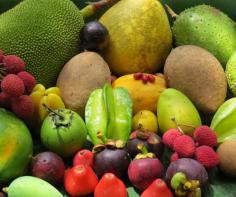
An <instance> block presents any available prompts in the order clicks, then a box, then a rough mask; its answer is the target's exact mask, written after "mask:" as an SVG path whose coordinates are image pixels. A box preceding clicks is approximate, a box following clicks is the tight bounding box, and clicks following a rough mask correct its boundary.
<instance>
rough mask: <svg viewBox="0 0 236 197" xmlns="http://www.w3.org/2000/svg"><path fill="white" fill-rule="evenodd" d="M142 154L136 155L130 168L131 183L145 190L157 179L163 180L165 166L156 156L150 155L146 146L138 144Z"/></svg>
mask: <svg viewBox="0 0 236 197" xmlns="http://www.w3.org/2000/svg"><path fill="white" fill-rule="evenodd" d="M137 147H138V149H140V150H141V152H142V153H139V154H138V155H136V157H135V159H134V160H133V161H132V162H131V163H130V165H129V168H128V176H129V180H130V182H131V183H132V184H133V185H134V186H135V187H136V188H137V189H139V190H141V191H143V190H145V189H146V188H147V187H148V186H149V185H150V184H151V183H152V182H153V181H154V180H155V179H157V178H162V177H163V175H164V166H163V165H162V163H161V161H160V160H159V159H158V158H156V157H155V154H153V153H148V151H147V148H146V147H145V146H144V144H138V146H137Z"/></svg>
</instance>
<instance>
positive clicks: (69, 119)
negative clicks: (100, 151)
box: [41, 109, 87, 157]
mask: <svg viewBox="0 0 236 197" xmlns="http://www.w3.org/2000/svg"><path fill="white" fill-rule="evenodd" d="M86 135H87V129H86V126H85V123H84V121H83V119H82V118H81V117H80V116H79V115H78V114H77V113H76V112H74V111H72V110H69V109H58V110H55V111H52V112H51V113H50V114H49V115H48V116H47V117H46V119H45V120H44V122H43V125H42V128H41V141H42V143H43V145H44V146H45V147H47V148H48V149H49V150H51V151H53V152H56V153H58V154H59V155H61V156H62V157H68V156H71V155H73V154H74V153H75V152H76V151H78V150H79V149H81V148H82V147H83V145H84V143H85V141H86Z"/></svg>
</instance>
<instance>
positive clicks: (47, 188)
mask: <svg viewBox="0 0 236 197" xmlns="http://www.w3.org/2000/svg"><path fill="white" fill-rule="evenodd" d="M3 190H4V191H5V192H7V195H8V197H63V195H62V194H61V193H60V192H59V191H58V190H57V189H56V188H55V187H54V186H52V185H51V184H50V183H48V182H46V181H44V180H43V179H40V178H37V177H33V176H22V177H19V178H17V179H15V180H14V181H13V182H12V183H11V184H10V185H9V187H8V188H4V189H3Z"/></svg>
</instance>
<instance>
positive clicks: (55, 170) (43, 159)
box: [31, 152, 65, 184]
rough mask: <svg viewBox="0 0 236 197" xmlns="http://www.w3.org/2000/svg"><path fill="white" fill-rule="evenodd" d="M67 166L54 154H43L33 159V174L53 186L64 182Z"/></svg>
mask: <svg viewBox="0 0 236 197" xmlns="http://www.w3.org/2000/svg"><path fill="white" fill-rule="evenodd" d="M64 171H65V165H64V162H63V160H62V158H61V157H60V156H59V155H57V154H56V153H53V152H42V153H39V154H37V155H36V156H34V157H33V159H32V162H31V174H32V175H33V176H36V177H38V178H41V179H43V180H45V181H47V182H49V183H51V184H57V183H60V182H61V181H62V180H63V177H64Z"/></svg>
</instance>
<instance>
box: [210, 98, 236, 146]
mask: <svg viewBox="0 0 236 197" xmlns="http://www.w3.org/2000/svg"><path fill="white" fill-rule="evenodd" d="M235 119H236V98H231V99H229V100H227V101H225V102H224V103H223V104H222V105H221V106H220V107H219V108H218V110H217V111H216V113H215V115H214V116H213V119H212V121H211V125H210V127H211V128H212V129H213V130H214V131H215V132H216V135H217V141H218V142H219V143H222V142H224V141H226V140H234V139H236V124H235Z"/></svg>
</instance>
